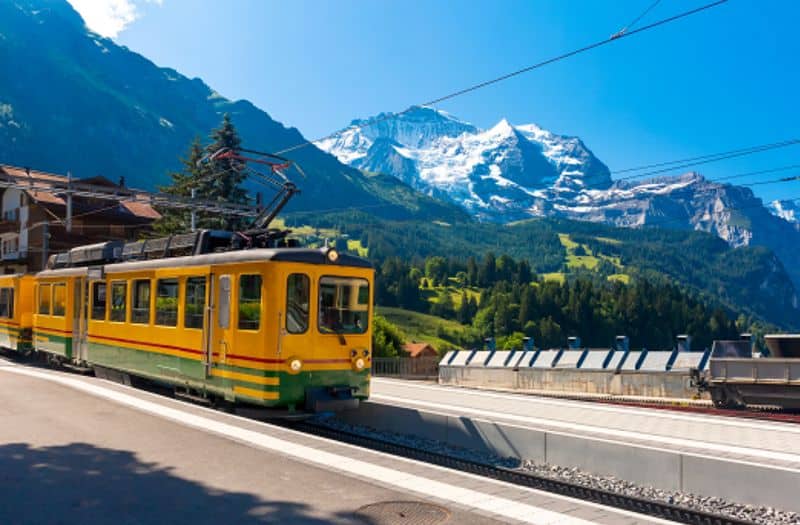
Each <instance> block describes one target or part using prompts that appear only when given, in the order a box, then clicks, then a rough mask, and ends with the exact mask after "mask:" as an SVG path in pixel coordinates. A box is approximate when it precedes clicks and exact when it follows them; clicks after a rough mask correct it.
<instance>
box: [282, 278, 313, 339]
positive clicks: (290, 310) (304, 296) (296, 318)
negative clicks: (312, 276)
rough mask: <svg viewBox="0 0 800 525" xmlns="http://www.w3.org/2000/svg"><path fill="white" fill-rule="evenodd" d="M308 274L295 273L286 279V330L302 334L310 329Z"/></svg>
mask: <svg viewBox="0 0 800 525" xmlns="http://www.w3.org/2000/svg"><path fill="white" fill-rule="evenodd" d="M309 288H310V287H309V280H308V276H307V275H305V274H302V273H293V274H291V275H290V276H289V278H288V280H287V281H286V330H287V331H288V332H289V333H290V334H302V333H305V331H306V330H308V296H309Z"/></svg>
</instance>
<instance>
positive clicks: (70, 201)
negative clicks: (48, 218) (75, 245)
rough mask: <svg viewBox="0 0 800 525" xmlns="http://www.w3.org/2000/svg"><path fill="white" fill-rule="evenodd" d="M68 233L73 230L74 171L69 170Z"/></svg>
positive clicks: (66, 223)
mask: <svg viewBox="0 0 800 525" xmlns="http://www.w3.org/2000/svg"><path fill="white" fill-rule="evenodd" d="M64 226H65V228H66V230H67V233H70V232H72V172H70V171H68V172H67V218H66V221H65V222H64Z"/></svg>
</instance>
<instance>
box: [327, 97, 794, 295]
mask: <svg viewBox="0 0 800 525" xmlns="http://www.w3.org/2000/svg"><path fill="white" fill-rule="evenodd" d="M319 146H320V148H321V149H323V150H325V151H327V152H329V153H331V154H333V155H334V156H336V157H337V158H338V159H339V160H341V161H342V162H345V163H347V164H350V165H351V166H354V167H356V168H359V169H362V170H365V171H370V172H379V173H384V174H389V175H394V176H395V177H397V178H399V179H401V180H402V181H403V182H405V183H407V184H409V185H410V186H412V187H414V188H416V189H418V190H421V191H422V192H424V193H427V194H428V195H431V196H433V197H437V198H440V199H443V200H448V201H451V202H453V203H455V204H458V205H460V206H462V207H463V208H464V209H466V210H467V211H468V212H469V213H470V214H472V215H474V216H475V217H477V218H478V219H480V220H487V221H496V222H511V221H515V220H520V219H526V218H530V217H550V216H557V217H566V218H570V219H575V220H585V221H594V222H604V223H608V224H613V225H615V226H627V227H639V226H645V225H647V226H660V227H664V228H671V229H686V230H701V231H706V232H709V233H713V234H715V235H717V236H719V237H720V238H722V239H724V240H725V241H726V242H728V243H729V244H730V245H732V246H746V245H751V244H752V245H764V246H767V247H769V248H771V249H772V250H773V251H774V252H775V253H776V255H778V257H779V258H780V259H781V261H783V264H784V266H785V267H786V269H787V271H788V272H789V273H790V275H792V277H793V279H794V281H795V283H797V284H798V285H800V268H798V267H797V265H796V264H795V263H794V262H795V261H797V260H798V259H800V221H799V219H800V206H798V204H796V203H792V202H787V201H776V202H774V203H772V204H770V208H769V209H767V208H766V207H765V206H764V205H763V203H762V202H761V200H760V199H758V198H756V197H755V195H753V192H752V191H751V190H750V189H749V188H745V187H741V186H733V185H730V184H720V183H715V182H713V181H709V180H707V179H705V178H704V177H702V176H701V175H699V174H697V173H687V174H684V175H681V176H678V177H659V178H654V179H649V180H635V181H631V180H628V181H617V182H614V181H613V180H612V178H611V174H610V172H609V170H608V168H607V167H606V166H605V164H603V163H602V162H601V161H600V160H599V159H598V158H597V157H595V156H594V154H593V153H592V152H591V151H590V150H589V148H587V147H586V145H585V144H584V143H583V142H582V141H581V140H580V139H579V138H577V137H568V136H563V135H557V134H555V133H552V132H550V131H548V130H545V129H543V128H541V127H539V126H537V125H535V124H524V125H513V124H511V123H510V122H508V121H507V120H505V119H503V120H501V121H500V122H498V123H497V124H496V125H495V126H494V127H492V128H490V129H487V130H482V129H479V128H477V127H476V126H473V125H472V124H469V123H467V122H464V121H461V120H459V119H457V118H456V117H454V116H452V115H449V114H447V113H445V112H443V111H438V110H435V109H432V108H428V107H413V108H410V109H409V110H407V111H405V112H403V113H400V114H397V115H394V114H388V113H382V114H380V115H378V116H376V117H374V118H372V119H367V120H355V121H353V123H352V125H351V127H349V128H348V129H346V130H345V131H343V132H342V133H340V134H339V135H338V136H336V137H335V138H332V139H328V140H326V141H324V142H322V143H321V144H320V145H319ZM779 217H780V218H779ZM782 219H785V220H782ZM787 221H790V222H794V224H790V222H787Z"/></svg>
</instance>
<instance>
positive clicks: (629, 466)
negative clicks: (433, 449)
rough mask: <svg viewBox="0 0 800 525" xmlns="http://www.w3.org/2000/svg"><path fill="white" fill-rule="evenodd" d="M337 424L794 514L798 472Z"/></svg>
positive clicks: (549, 441) (486, 433)
mask: <svg viewBox="0 0 800 525" xmlns="http://www.w3.org/2000/svg"><path fill="white" fill-rule="evenodd" d="M338 417H339V419H341V420H343V421H345V422H347V423H351V424H355V425H364V426H369V427H372V428H376V429H378V430H381V431H391V432H397V433H401V434H413V435H417V436H420V437H424V438H428V439H434V440H437V441H441V442H444V443H448V444H450V445H455V446H461V447H464V448H467V449H471V450H477V451H482V452H491V453H494V454H497V455H499V456H504V457H514V458H518V459H521V460H532V461H536V462H538V463H549V464H553V465H559V466H564V467H576V468H580V469H583V470H586V471H588V472H593V473H595V474H600V475H610V476H616V477H618V478H620V479H625V480H628V481H631V482H634V483H637V484H642V485H650V486H653V487H656V488H659V489H664V490H678V491H683V492H692V493H695V494H700V495H705V496H716V497H720V498H726V499H729V500H731V501H736V502H740V503H746V504H752V505H767V506H771V507H776V508H779V509H784V510H789V511H795V512H800V498H797V487H800V471H797V470H788V469H780V468H771V467H768V466H763V465H755V464H752V463H744V462H736V461H731V460H728V459H725V458H724V457H720V458H714V457H706V456H699V455H692V454H685V453H680V452H670V451H667V450H662V449H656V448H649V447H642V446H636V445H631V444H629V443H621V442H614V441H609V440H606V439H595V438H590V437H585V436H577V435H572V434H566V433H559V432H551V431H545V430H539V429H534V428H525V427H520V426H515V425H506V424H502V423H497V422H493V421H488V420H483V419H476V418H469V417H464V416H456V415H448V414H443V413H433V412H426V411H421V410H418V409H414V408H407V407H401V406H395V405H387V404H383V403H375V402H365V403H362V405H361V407H360V408H359V409H358V410H352V411H347V412H341V413H340V414H339V415H338Z"/></svg>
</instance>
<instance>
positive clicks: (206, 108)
mask: <svg viewBox="0 0 800 525" xmlns="http://www.w3.org/2000/svg"><path fill="white" fill-rule="evenodd" d="M0 35H1V36H0V76H2V77H3V78H4V82H3V83H2V84H0V162H4V163H7V164H13V165H21V166H31V167H33V168H36V169H39V170H43V171H52V172H56V173H66V172H67V171H70V172H72V174H73V175H74V176H76V177H78V178H82V177H91V176H95V175H106V176H108V177H110V178H112V179H113V180H117V179H118V178H120V177H124V178H125V180H126V182H127V184H128V185H130V186H134V187H142V188H143V189H155V187H156V186H157V185H159V184H166V183H168V182H169V177H168V172H169V171H170V170H177V169H180V167H181V164H180V161H179V156H180V155H181V154H182V153H184V152H185V151H186V150H187V148H188V146H189V144H190V142H191V141H192V139H193V138H194V137H196V136H202V137H206V136H207V135H208V133H209V132H210V131H211V130H212V129H213V128H216V127H217V126H218V125H219V122H220V121H221V118H222V115H223V114H224V113H229V114H231V116H232V118H233V121H234V124H235V125H236V127H237V129H238V130H239V133H240V135H241V136H242V138H243V141H244V144H245V146H246V147H250V148H252V149H257V150H264V151H279V150H282V149H285V148H288V147H291V146H294V145H297V144H302V143H305V142H306V139H305V138H304V137H303V135H302V134H301V133H300V132H299V131H298V130H297V129H296V128H293V127H286V126H284V125H283V124H281V123H280V122H277V121H275V120H274V119H272V117H270V115H269V114H268V113H267V112H265V111H263V110H261V109H260V108H258V107H256V106H255V105H254V104H252V103H251V102H249V101H246V100H229V99H227V98H225V97H223V96H222V95H220V94H219V93H218V92H216V91H215V90H213V89H212V88H211V87H209V86H208V85H206V84H205V83H204V82H203V81H202V80H200V79H198V78H194V79H190V78H187V77H185V76H183V75H182V74H180V73H179V72H177V71H176V70H175V69H172V68H165V67H159V66H156V65H155V64H154V63H153V62H151V61H150V60H148V59H147V58H145V57H143V56H141V55H139V54H137V53H135V52H133V51H131V50H129V49H127V48H126V47H124V46H120V45H117V44H116V43H114V42H113V41H112V40H110V39H108V38H103V37H101V36H99V35H97V34H95V33H93V32H91V31H89V30H88V29H87V28H86V27H85V25H84V23H83V19H82V18H81V17H80V15H79V14H78V13H77V12H76V11H75V10H74V9H73V8H72V6H70V5H69V4H68V3H67V2H66V0H15V1H14V2H0ZM292 160H294V161H296V162H297V163H298V164H299V165H300V166H302V168H303V169H304V171H305V172H306V173H307V174H308V180H307V181H298V182H299V185H300V186H301V194H300V195H298V196H297V197H295V198H294V199H293V200H292V202H290V204H289V207H288V209H290V210H291V209H293V210H308V209H314V208H330V207H332V203H343V202H346V203H347V205H348V206H369V207H373V208H375V209H376V210H379V211H380V212H381V213H382V214H383V215H385V216H395V217H397V218H410V217H411V216H416V215H418V214H420V213H422V214H423V215H426V214H427V215H428V216H431V217H433V216H435V215H436V214H438V213H441V212H445V210H446V214H447V215H448V216H453V215H455V216H459V217H462V220H468V217H466V216H465V215H463V214H462V213H461V212H460V210H459V209H458V208H455V207H452V206H451V205H449V204H447V203H433V202H432V201H431V200H430V199H429V198H425V197H424V196H422V195H418V194H417V193H416V192H414V191H413V190H412V189H411V188H407V189H399V188H398V191H402V192H404V193H405V194H407V195H408V196H409V199H411V200H412V201H413V202H412V203H411V205H408V206H407V205H406V204H405V202H404V201H402V200H398V199H396V198H395V199H390V200H387V199H385V198H383V196H382V195H381V194H380V192H378V193H375V192H373V191H371V189H370V188H372V187H373V186H374V181H371V180H368V179H367V178H366V177H365V176H364V175H363V174H362V173H361V172H360V171H359V170H358V169H354V168H352V167H349V166H347V165H344V164H342V163H340V162H339V161H338V160H337V159H336V158H335V157H333V156H331V155H329V154H327V153H325V152H323V151H321V150H319V149H317V148H316V147H314V146H308V147H304V148H301V149H298V150H296V151H295V152H293V153H292ZM391 182H392V181H390V180H384V181H382V184H381V188H382V189H385V190H387V191H388V188H387V187H386V185H387V184H390V183H391ZM398 184H400V183H398ZM248 189H250V190H251V191H253V192H255V191H259V190H262V189H263V188H262V187H260V186H256V185H255V184H254V183H250V185H249V187H248ZM373 189H374V188H373ZM429 204H433V207H432V208H431V207H429V206H428V205H429ZM379 207H380V208H379ZM412 210H413V211H412Z"/></svg>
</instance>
